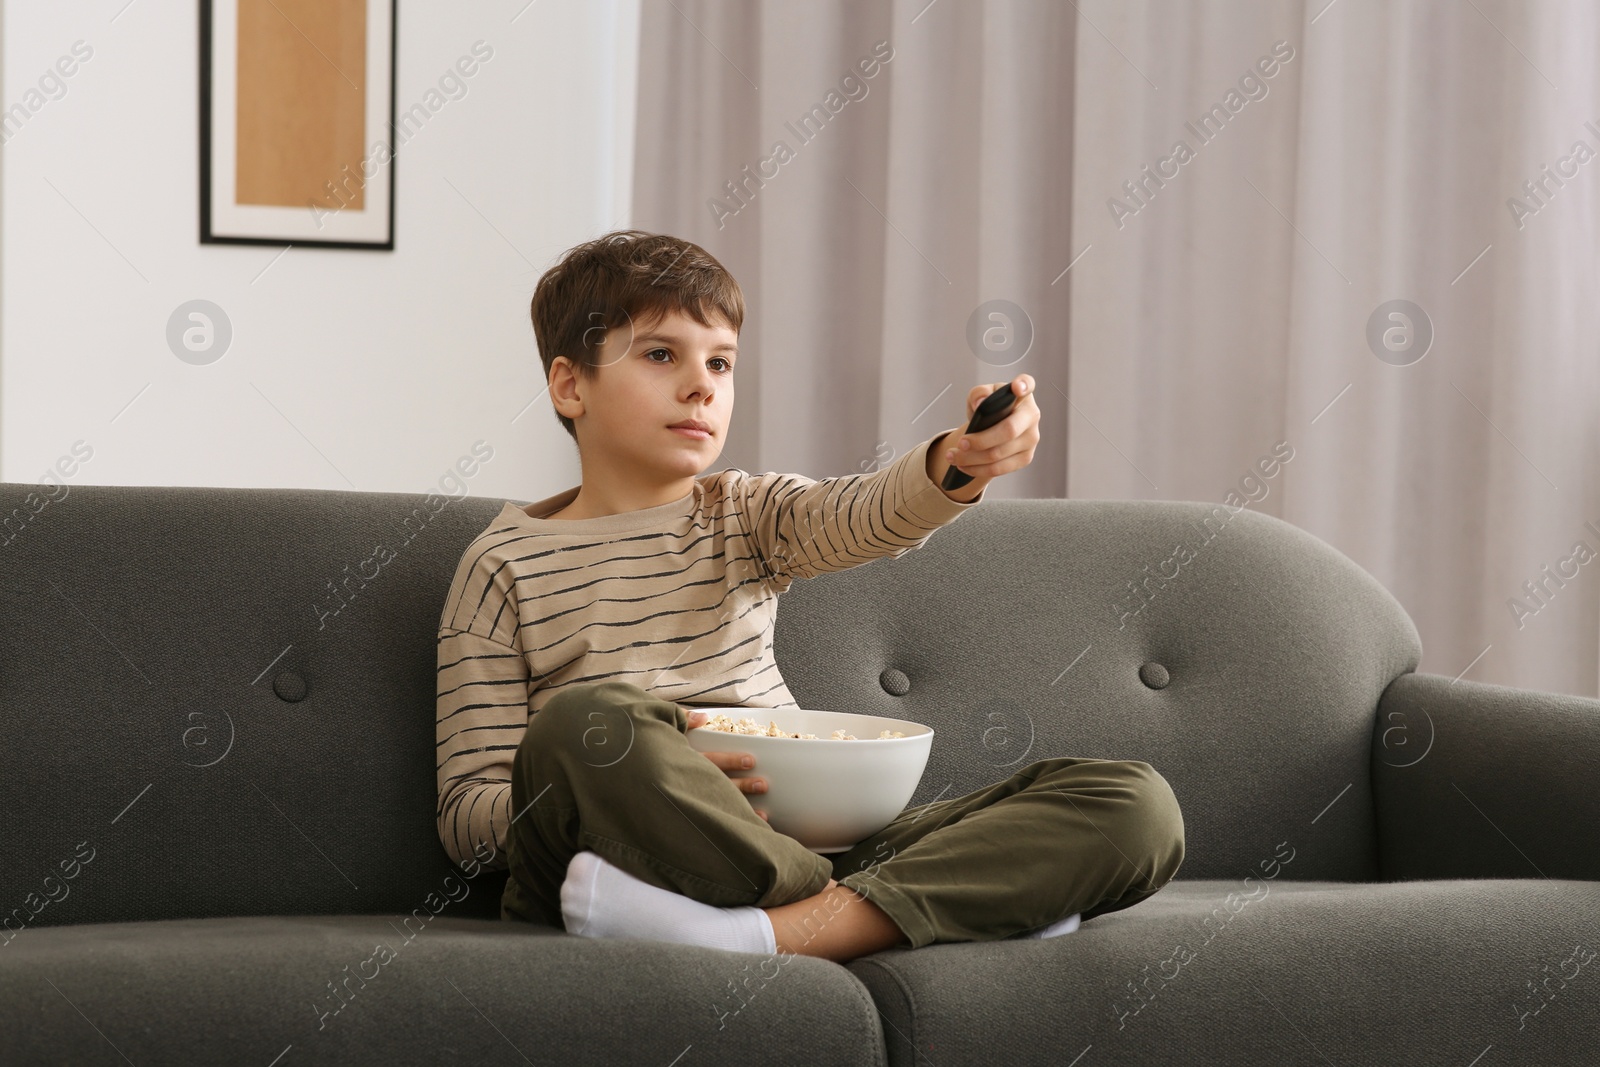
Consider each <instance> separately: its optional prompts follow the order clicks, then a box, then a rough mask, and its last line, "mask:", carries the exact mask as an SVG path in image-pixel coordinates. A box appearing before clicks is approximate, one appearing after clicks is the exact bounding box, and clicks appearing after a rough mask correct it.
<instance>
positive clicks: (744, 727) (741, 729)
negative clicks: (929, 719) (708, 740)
mask: <svg viewBox="0 0 1600 1067" xmlns="http://www.w3.org/2000/svg"><path fill="white" fill-rule="evenodd" d="M703 728H704V729H707V730H720V731H722V732H723V733H729V734H754V735H756V736H760V737H792V738H795V739H797V740H810V741H820V740H822V738H819V737H818V736H817V735H816V734H792V733H789V732H788V731H787V730H781V729H779V728H778V724H777V723H776V722H773V721H771V720H768V722H767V725H766V726H764V727H763V726H761V725H760V724H758V723H757V722H756V721H755V720H754V719H752V718H749V717H744V718H741V719H739V721H738V722H735V721H734V720H733V719H731V718H730V717H728V716H727V715H722V714H717V715H712V716H710V717H708V718H707V719H706V721H705V723H704V724H703ZM904 736H905V733H904V732H903V731H900V730H895V731H893V732H891V731H889V730H884V731H883V732H882V733H880V734H879V735H878V739H882V738H890V737H904ZM828 740H830V741H860V740H861V738H859V737H857V736H856V735H855V734H852V733H849V732H847V731H845V730H835V731H833V733H832V734H831V735H829V737H828Z"/></svg>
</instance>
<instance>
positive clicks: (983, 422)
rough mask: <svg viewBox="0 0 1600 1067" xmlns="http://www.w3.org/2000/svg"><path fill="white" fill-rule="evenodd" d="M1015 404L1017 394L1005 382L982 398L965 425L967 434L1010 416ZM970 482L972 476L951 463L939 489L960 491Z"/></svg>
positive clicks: (958, 453) (986, 427)
mask: <svg viewBox="0 0 1600 1067" xmlns="http://www.w3.org/2000/svg"><path fill="white" fill-rule="evenodd" d="M1016 402H1017V394H1015V393H1013V392H1012V391H1011V383H1010V382H1007V383H1006V384H1004V385H1002V386H1001V387H1000V388H998V389H996V390H995V391H994V392H992V393H990V394H989V395H988V396H986V397H984V398H983V402H982V403H981V404H979V405H978V409H977V410H976V411H974V412H973V413H972V421H971V422H970V423H968V424H967V433H968V434H969V435H970V434H975V433H978V432H980V431H982V430H987V429H988V428H989V427H991V426H993V425H994V424H995V423H997V422H999V421H1000V420H1001V419H1003V418H1005V417H1006V416H1007V415H1009V414H1011V406H1012V405H1013V404H1015V403H1016ZM956 458H957V459H960V458H961V452H960V450H959V449H958V450H957V451H956ZM970 481H972V475H970V474H968V473H967V472H966V471H964V470H958V469H957V468H956V465H955V464H954V463H952V464H951V465H950V469H949V470H947V471H945V472H944V481H943V482H941V483H940V487H941V488H943V489H945V490H950V489H960V488H961V487H962V486H963V485H966V484H967V483H968V482H970Z"/></svg>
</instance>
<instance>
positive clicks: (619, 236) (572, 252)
mask: <svg viewBox="0 0 1600 1067" xmlns="http://www.w3.org/2000/svg"><path fill="white" fill-rule="evenodd" d="M672 311H681V312H683V313H684V314H686V315H688V316H690V317H691V318H693V319H694V320H695V321H696V322H698V323H700V324H701V325H702V326H712V325H715V324H714V323H712V322H711V321H710V318H711V316H712V315H716V316H719V317H720V318H722V319H724V320H725V321H726V322H727V324H728V325H729V326H730V327H732V328H733V332H734V333H735V334H737V333H738V332H739V330H740V329H741V328H742V327H743V326H744V292H743V291H742V290H741V289H740V288H739V283H738V282H737V281H735V280H734V277H733V275H731V274H729V273H728V271H727V269H726V268H724V267H723V265H722V264H721V263H718V262H717V260H716V258H715V257H714V256H712V255H711V253H709V252H707V251H706V250H705V249H703V248H701V247H700V246H699V245H697V244H695V243H694V242H692V241H686V240H684V239H683V238H681V237H672V236H669V235H667V234H662V233H646V232H645V231H643V230H614V231H612V232H611V233H608V234H605V235H604V236H601V237H596V238H595V239H594V240H592V241H585V242H584V243H583V244H581V245H578V246H576V247H574V248H571V249H568V250H567V252H566V254H565V255H563V256H562V257H561V261H560V262H559V263H557V264H556V265H555V266H553V267H551V268H550V269H549V270H547V271H545V272H544V275H543V276H542V277H541V278H540V279H539V284H538V285H537V286H535V287H534V290H533V303H532V307H531V308H530V314H531V315H532V317H533V336H534V340H535V341H536V342H537V344H538V346H539V360H540V362H541V363H543V364H544V376H545V381H547V382H548V381H549V380H550V367H551V365H552V364H553V363H554V362H555V358H556V357H557V356H566V357H567V358H568V359H570V360H572V361H573V363H574V364H576V367H575V370H576V373H577V374H578V376H579V377H580V378H593V377H594V376H595V375H596V374H598V373H599V369H600V363H599V361H600V350H601V346H602V345H603V344H604V343H605V339H606V337H607V336H608V334H609V333H610V331H611V330H613V329H615V328H617V327H620V326H625V325H626V326H630V328H633V327H638V328H648V327H649V326H652V325H654V324H655V322H656V321H658V320H659V319H660V318H662V317H664V316H665V315H666V314H668V313H670V312H672ZM556 418H557V419H558V420H559V421H560V423H561V425H562V426H564V427H565V428H566V431H567V433H569V434H571V435H572V439H573V440H574V441H576V440H577V439H578V433H577V430H576V428H575V427H574V426H573V424H572V420H571V419H569V418H567V417H566V416H565V415H563V414H561V413H560V412H557V413H556Z"/></svg>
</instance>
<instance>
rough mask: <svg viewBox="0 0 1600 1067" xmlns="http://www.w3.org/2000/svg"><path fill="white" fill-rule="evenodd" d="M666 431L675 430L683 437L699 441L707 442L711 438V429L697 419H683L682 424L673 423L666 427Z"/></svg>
mask: <svg viewBox="0 0 1600 1067" xmlns="http://www.w3.org/2000/svg"><path fill="white" fill-rule="evenodd" d="M667 429H669V430H675V431H677V432H678V433H680V434H682V435H683V436H685V437H691V438H694V439H696V440H700V441H704V440H708V439H709V438H710V437H711V427H709V426H707V425H706V424H705V423H703V422H701V421H700V420H699V419H684V420H683V421H682V422H675V423H673V424H672V425H671V426H668V427H667Z"/></svg>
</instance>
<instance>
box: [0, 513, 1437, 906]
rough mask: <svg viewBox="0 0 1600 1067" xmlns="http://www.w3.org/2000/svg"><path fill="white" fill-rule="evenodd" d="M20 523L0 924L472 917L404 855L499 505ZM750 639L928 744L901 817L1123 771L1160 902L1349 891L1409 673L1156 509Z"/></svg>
mask: <svg viewBox="0 0 1600 1067" xmlns="http://www.w3.org/2000/svg"><path fill="white" fill-rule="evenodd" d="M57 492H62V491H61V490H59V489H58V490H57ZM43 493H44V487H42V486H37V485H24V484H16V483H9V484H8V483H0V744H3V745H4V752H5V758H4V766H5V771H6V773H5V774H3V775H0V802H3V803H4V810H5V812H6V814H7V817H6V821H5V828H6V829H5V832H4V835H3V839H0V847H3V849H4V854H5V856H6V862H5V864H4V865H3V866H0V922H3V921H4V920H5V916H7V915H9V916H12V920H11V922H10V924H9V925H10V928H11V929H12V931H13V932H14V930H15V929H16V925H17V923H18V922H24V923H26V924H28V925H55V924H60V923H75V922H104V921H119V920H139V919H161V918H175V917H184V916H216V915H252V914H340V913H386V912H399V913H401V914H407V913H412V912H414V911H416V910H417V909H419V908H423V907H424V906H425V904H427V903H428V902H437V901H438V900H439V899H440V898H442V897H448V898H449V899H452V900H460V903H459V904H457V905H452V906H451V909H450V910H451V913H453V914H477V915H483V916H485V917H494V916H497V915H498V904H499V893H500V886H501V885H502V884H503V882H504V875H503V874H495V873H486V874H480V875H478V877H477V878H476V879H475V880H472V881H470V883H468V882H466V881H465V880H464V879H463V877H462V875H461V874H460V872H458V871H456V869H455V868H454V866H453V865H452V864H451V863H450V862H449V861H448V859H447V857H446V856H445V854H444V850H443V849H442V847H441V846H440V844H439V841H438V838H437V834H436V830H435V822H434V812H435V809H436V804H437V796H436V787H435V781H434V750H435V737H434V698H435V688H434V667H435V650H434V636H435V632H436V628H437V625H438V619H439V612H440V609H441V607H442V605H443V602H444V597H445V594H446V592H447V590H448V587H449V583H450V579H451V576H452V575H453V573H454V570H455V566H456V564H457V562H458V560H459V559H460V557H461V554H462V552H463V551H464V549H465V547H466V545H467V544H468V542H470V541H471V540H472V539H473V538H474V537H475V536H476V535H477V534H478V533H479V532H480V531H481V530H482V529H483V528H484V527H485V526H486V525H487V524H488V523H489V521H490V520H491V519H492V518H493V516H494V515H495V514H496V513H497V512H498V511H499V510H500V507H501V506H502V504H503V503H504V501H503V500H502V499H499V498H480V497H459V498H452V497H444V496H432V497H427V498H424V497H421V496H415V495H410V494H398V493H359V492H353V491H329V490H300V489H236V488H186V487H121V486H78V487H73V488H72V489H71V490H70V493H64V492H63V493H62V495H60V496H59V497H57V498H55V499H51V498H50V497H47V496H44V495H43ZM1219 516H1220V517H1219ZM1224 520H1225V521H1224ZM1206 521H1210V522H1211V524H1212V532H1211V534H1210V539H1209V540H1206V539H1205V538H1206V534H1205V527H1204V526H1203V525H1202V524H1203V523H1204V522H1206ZM1180 545H1189V546H1192V547H1193V549H1194V552H1193V556H1192V558H1190V559H1188V560H1187V561H1186V562H1183V563H1181V564H1175V563H1167V564H1166V567H1165V569H1166V571H1167V573H1168V575H1169V577H1168V579H1167V580H1166V581H1165V583H1164V585H1162V584H1160V583H1158V582H1157V581H1156V580H1153V579H1150V578H1149V575H1150V574H1151V573H1157V574H1159V572H1160V571H1161V569H1162V566H1163V561H1165V560H1168V559H1169V558H1171V557H1173V556H1174V550H1175V547H1176V546H1180ZM1147 566H1148V568H1149V570H1148V571H1147V570H1146V569H1145V568H1146V567H1147ZM1175 567H1176V569H1174V568H1175ZM1133 582H1147V584H1148V586H1149V590H1148V591H1147V592H1146V593H1144V594H1141V595H1139V596H1135V595H1134V593H1133V590H1132V589H1131V588H1130V587H1129V583H1133ZM1136 609H1137V610H1136ZM774 641H775V648H776V653H777V657H778V662H779V665H780V667H781V668H782V669H783V671H784V674H785V677H786V679H787V680H788V682H789V686H790V689H791V691H792V692H794V694H795V696H796V698H797V699H798V700H799V701H800V702H801V703H802V704H803V705H805V706H808V707H823V708H834V709H840V710H864V711H870V712H875V713H881V714H891V715H897V716H899V717H903V718H910V719H915V720H918V721H922V722H927V723H929V724H930V725H933V726H934V727H935V729H936V730H937V732H938V735H937V737H936V739H935V743H934V748H933V755H932V758H931V759H930V762H929V766H928V770H927V773H926V774H925V776H924V778H923V781H922V783H921V785H920V787H919V789H918V792H917V795H916V796H915V797H914V798H913V803H922V802H925V801H928V800H932V799H935V798H936V797H938V796H948V795H952V794H953V793H954V794H959V793H961V792H966V791H969V790H971V789H976V788H978V787H980V786H982V785H985V784H988V783H989V782H991V781H994V780H997V779H998V778H1001V777H1003V776H1004V775H1005V774H1009V773H1010V772H1011V771H1012V770H1013V769H1015V768H1017V767H1020V766H1025V765H1026V763H1028V762H1030V761H1032V760H1034V759H1039V758H1043V757H1046V756H1053V755H1074V756H1094V757H1101V758H1129V759H1143V760H1148V761H1149V762H1151V763H1152V764H1153V765H1154V766H1155V767H1156V768H1157V769H1158V770H1160V771H1161V772H1162V773H1163V774H1165V775H1166V776H1167V778H1168V780H1169V781H1170V782H1171V783H1172V785H1173V787H1174V789H1175V791H1176V792H1177V795H1178V797H1179V799H1180V801H1182V803H1183V805H1184V811H1185V823H1186V836H1187V842H1188V858H1187V859H1186V861H1185V866H1184V869H1183V870H1182V871H1181V872H1180V877H1233V876H1242V875H1243V874H1245V873H1248V872H1250V871H1253V870H1255V869H1256V863H1257V861H1258V860H1260V859H1263V858H1271V857H1272V856H1273V855H1274V850H1275V848H1276V846H1277V845H1278V843H1279V842H1281V841H1285V840H1287V841H1289V842H1290V844H1291V846H1292V847H1295V848H1296V849H1297V858H1296V859H1295V860H1294V861H1293V866H1292V868H1290V871H1291V872H1292V876H1293V877H1297V878H1312V877H1331V878H1350V879H1361V878H1367V877H1371V876H1373V874H1374V872H1375V866H1374V839H1373V830H1372V806H1371V791H1370V788H1369V779H1368V764H1369V758H1370V750H1371V749H1370V741H1371V731H1372V725H1373V717H1374V709H1375V706H1376V703H1377V697H1378V694H1379V693H1380V692H1382V690H1383V689H1384V687H1385V686H1386V685H1387V684H1388V683H1389V681H1390V680H1392V679H1393V678H1394V677H1395V676H1396V675H1398V674H1400V673H1402V672H1405V671H1408V670H1412V669H1414V668H1415V666H1416V662H1417V659H1418V656H1419V655H1420V646H1419V643H1418V640H1417V636H1416V632H1415V630H1414V628H1413V627H1412V625H1411V623H1410V620H1409V619H1408V618H1407V617H1406V615H1405V613H1404V612H1403V611H1402V610H1401V609H1400V607H1399V605H1398V604H1397V603H1396V602H1395V601H1394V600H1393V598H1392V597H1390V596H1389V595H1388V594H1387V593H1386V592H1385V591H1384V590H1383V588H1382V587H1381V586H1380V585H1379V584H1378V583H1377V582H1376V581H1375V580H1373V579H1372V578H1371V577H1370V576H1368V575H1367V574H1366V573H1365V572H1363V571H1361V570H1360V569H1359V568H1357V567H1356V566H1355V565H1354V564H1353V563H1351V562H1350V561H1349V560H1348V559H1346V558H1345V557H1344V556H1342V555H1341V554H1339V553H1338V552H1336V551H1335V550H1333V549H1332V548H1331V547H1329V546H1327V545H1326V544H1324V543H1323V542H1321V541H1318V540H1317V539H1316V538H1314V537H1312V536H1310V535H1309V534H1306V533H1304V532H1302V531H1300V530H1298V529H1296V528H1295V527H1292V526H1290V525H1288V524H1287V523H1283V522H1280V521H1278V520H1276V519H1271V518H1268V517H1265V516H1261V515H1258V514H1255V513H1253V512H1240V513H1238V514H1232V515H1230V514H1229V513H1228V512H1227V511H1226V509H1218V510H1217V511H1215V512H1214V511H1213V509H1211V508H1210V507H1209V506H1208V505H1204V504H1198V503H1191V502H1143V503H1140V502H1126V503H1123V502H1093V501H1061V500H1053V501H1001V500H996V501H993V502H991V503H988V504H985V505H984V506H982V507H980V508H978V509H975V510H974V511H972V512H969V513H968V514H965V515H963V516H961V518H960V519H959V520H957V521H956V522H955V523H953V524H952V525H951V526H949V527H947V528H945V529H943V530H940V531H938V532H937V533H935V534H934V535H933V538H932V540H930V541H929V543H928V544H927V545H925V546H924V547H923V548H921V549H918V550H916V551H913V552H910V553H907V554H905V555H903V556H901V557H899V558H895V559H883V560H876V561H874V562H872V563H870V564H867V565H864V566H860V567H856V568H853V569H852V570H849V571H844V572H840V573H836V574H830V575H824V576H822V577H820V578H816V579H811V580H804V581H798V582H796V583H795V584H794V585H793V587H791V589H790V590H789V592H788V593H786V594H785V595H784V599H783V602H782V605H781V607H780V610H779V613H778V624H777V630H776V633H775V636H774ZM1346 786H1348V788H1347V789H1345V791H1344V792H1343V793H1342V794H1341V796H1340V798H1339V799H1338V803H1337V804H1336V805H1335V806H1334V807H1333V808H1332V809H1331V810H1330V811H1328V812H1327V813H1326V814H1325V815H1323V816H1322V817H1320V818H1319V819H1318V821H1317V822H1316V823H1315V824H1314V825H1313V824H1311V820H1312V817H1313V816H1317V815H1318V809H1319V808H1322V807H1323V806H1324V805H1326V804H1327V803H1328V802H1329V801H1330V800H1331V799H1333V798H1334V795H1335V793H1338V792H1339V791H1340V790H1341V788H1344V787H1346ZM1304 846H1311V847H1304ZM430 910H437V904H436V903H433V904H432V905H431V906H430ZM424 914H426V912H424Z"/></svg>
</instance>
